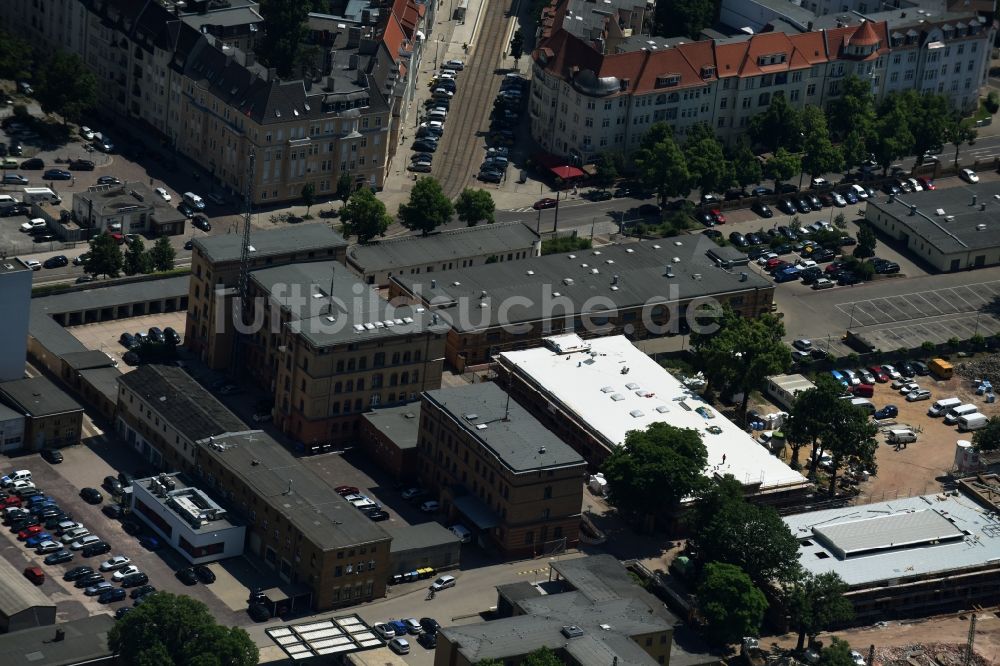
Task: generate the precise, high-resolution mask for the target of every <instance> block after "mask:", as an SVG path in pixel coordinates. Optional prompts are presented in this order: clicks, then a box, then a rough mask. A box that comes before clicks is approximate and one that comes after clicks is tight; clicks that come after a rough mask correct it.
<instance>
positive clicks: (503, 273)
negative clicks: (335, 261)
mask: <svg viewBox="0 0 1000 666" xmlns="http://www.w3.org/2000/svg"><path fill="white" fill-rule="evenodd" d="M717 248H718V246H717V245H716V244H715V243H714V242H712V240H711V239H710V238H708V237H706V236H701V235H695V236H681V237H677V238H666V239H662V240H660V241H658V242H651V243H639V244H636V245H607V246H604V247H601V248H600V249H594V250H582V251H579V252H567V253H562V254H550V255H545V256H540V257H529V258H526V259H522V260H520V261H517V260H514V261H504V262H502V263H500V262H497V263H491V264H486V265H482V266H470V267H467V268H455V269H453V270H449V271H441V272H434V273H425V274H419V275H418V274H413V275H410V274H405V275H394V276H393V277H392V278H390V283H389V295H390V297H391V298H394V299H395V298H399V299H403V300H405V301H407V302H410V303H413V304H416V305H418V306H422V307H425V308H428V309H430V310H431V311H433V312H434V313H435V314H438V315H439V316H440V317H441V319H442V321H444V322H447V323H448V325H449V326H450V327H451V328H450V330H449V331H448V344H447V348H446V352H445V356H446V359H447V361H448V363H449V365H451V367H453V368H455V369H457V370H459V371H464V370H465V368H466V367H468V366H478V365H484V364H487V363H489V362H490V361H491V359H492V358H493V356H494V355H495V354H496V353H497V352H499V351H504V350H508V349H523V348H525V347H532V346H535V345H538V344H541V340H542V338H543V337H546V336H549V335H553V334H556V333H562V332H565V331H576V332H578V333H579V334H580V335H583V336H586V337H590V336H601V335H622V334H624V335H627V336H629V338H630V339H644V338H648V337H658V336H662V335H670V334H678V333H684V332H685V331H686V330H687V329H686V326H687V325H688V324H689V323H690V322H689V321H688V315H689V308H690V309H691V311H692V312H691V314H693V311H694V310H695V308H696V307H697V306H698V304H700V303H703V302H705V301H706V300H709V299H714V301H715V302H717V303H720V304H724V305H729V306H730V307H732V308H733V310H734V311H736V312H738V313H740V314H741V315H743V316H746V317H756V316H758V315H760V314H762V313H764V312H768V311H770V308H771V302H772V299H773V296H774V285H773V283H771V282H769V281H767V280H765V279H763V278H761V277H760V276H759V275H757V274H756V273H754V272H752V271H739V272H738V271H731V270H727V269H722V268H720V267H719V266H718V265H716V263H715V262H714V261H713V260H712V259H711V258H710V256H709V253H710V252H711V251H712V250H713V249H717Z"/></svg>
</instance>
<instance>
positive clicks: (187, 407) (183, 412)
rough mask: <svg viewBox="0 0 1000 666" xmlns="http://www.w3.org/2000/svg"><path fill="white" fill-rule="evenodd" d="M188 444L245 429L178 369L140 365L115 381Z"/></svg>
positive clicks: (244, 425) (233, 415)
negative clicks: (143, 401) (134, 395)
mask: <svg viewBox="0 0 1000 666" xmlns="http://www.w3.org/2000/svg"><path fill="white" fill-rule="evenodd" d="M118 381H119V382H120V383H121V385H122V386H124V387H125V388H127V389H129V390H130V391H133V392H134V393H136V394H138V395H139V396H140V397H142V399H143V400H145V401H146V403H147V404H148V405H149V406H150V407H151V408H152V409H153V411H155V412H156V413H157V414H159V415H160V417H161V418H162V419H163V420H164V421H166V422H167V423H169V424H170V425H171V426H173V427H174V428H176V429H177V431H178V432H180V433H181V434H182V435H184V436H185V437H187V438H188V439H189V440H191V441H192V442H198V441H201V440H203V439H207V438H209V437H213V436H215V435H221V434H223V433H226V432H242V431H244V430H247V429H248V427H247V425H246V424H245V423H243V421H241V420H240V419H238V418H237V417H236V415H235V414H233V413H232V412H231V411H229V409H228V408H227V407H226V406H225V405H223V404H222V403H221V402H219V401H218V400H217V399H216V398H215V396H213V395H212V394H211V393H209V392H208V391H206V390H205V389H204V388H203V387H202V386H201V384H199V383H198V382H196V381H195V380H194V379H192V378H191V375H189V374H187V373H186V372H185V371H184V370H182V369H181V368H175V367H173V366H168V365H153V364H150V365H143V366H140V367H138V368H136V369H135V370H133V371H132V372H127V373H125V374H124V375H122V376H121V378H120V379H119V380H118Z"/></svg>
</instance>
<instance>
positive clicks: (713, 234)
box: [701, 229, 722, 238]
mask: <svg viewBox="0 0 1000 666" xmlns="http://www.w3.org/2000/svg"><path fill="white" fill-rule="evenodd" d="M701 233H702V235H704V236H708V237H709V238H722V232H721V231H719V230H718V229H705V230H704V231H702V232H701Z"/></svg>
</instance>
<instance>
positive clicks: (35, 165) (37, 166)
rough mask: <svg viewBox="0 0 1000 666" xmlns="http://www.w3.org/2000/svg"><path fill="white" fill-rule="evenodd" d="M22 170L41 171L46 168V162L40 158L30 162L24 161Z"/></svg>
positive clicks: (33, 158)
mask: <svg viewBox="0 0 1000 666" xmlns="http://www.w3.org/2000/svg"><path fill="white" fill-rule="evenodd" d="M21 168H22V169H24V170H25V171H41V170H42V169H44V168H45V160H42V159H41V158H38V157H32V158H31V159H30V160H24V161H23V162H21Z"/></svg>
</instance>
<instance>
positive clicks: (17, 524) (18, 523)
mask: <svg viewBox="0 0 1000 666" xmlns="http://www.w3.org/2000/svg"><path fill="white" fill-rule="evenodd" d="M41 524H42V521H40V520H39V519H38V518H35V517H34V516H32V517H30V518H19V519H18V520H15V521H13V522H12V523H11V524H10V531H11V533H13V534H17V533H18V532H20V531H21V530H24V529H27V528H29V527H31V526H33V525H41Z"/></svg>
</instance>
